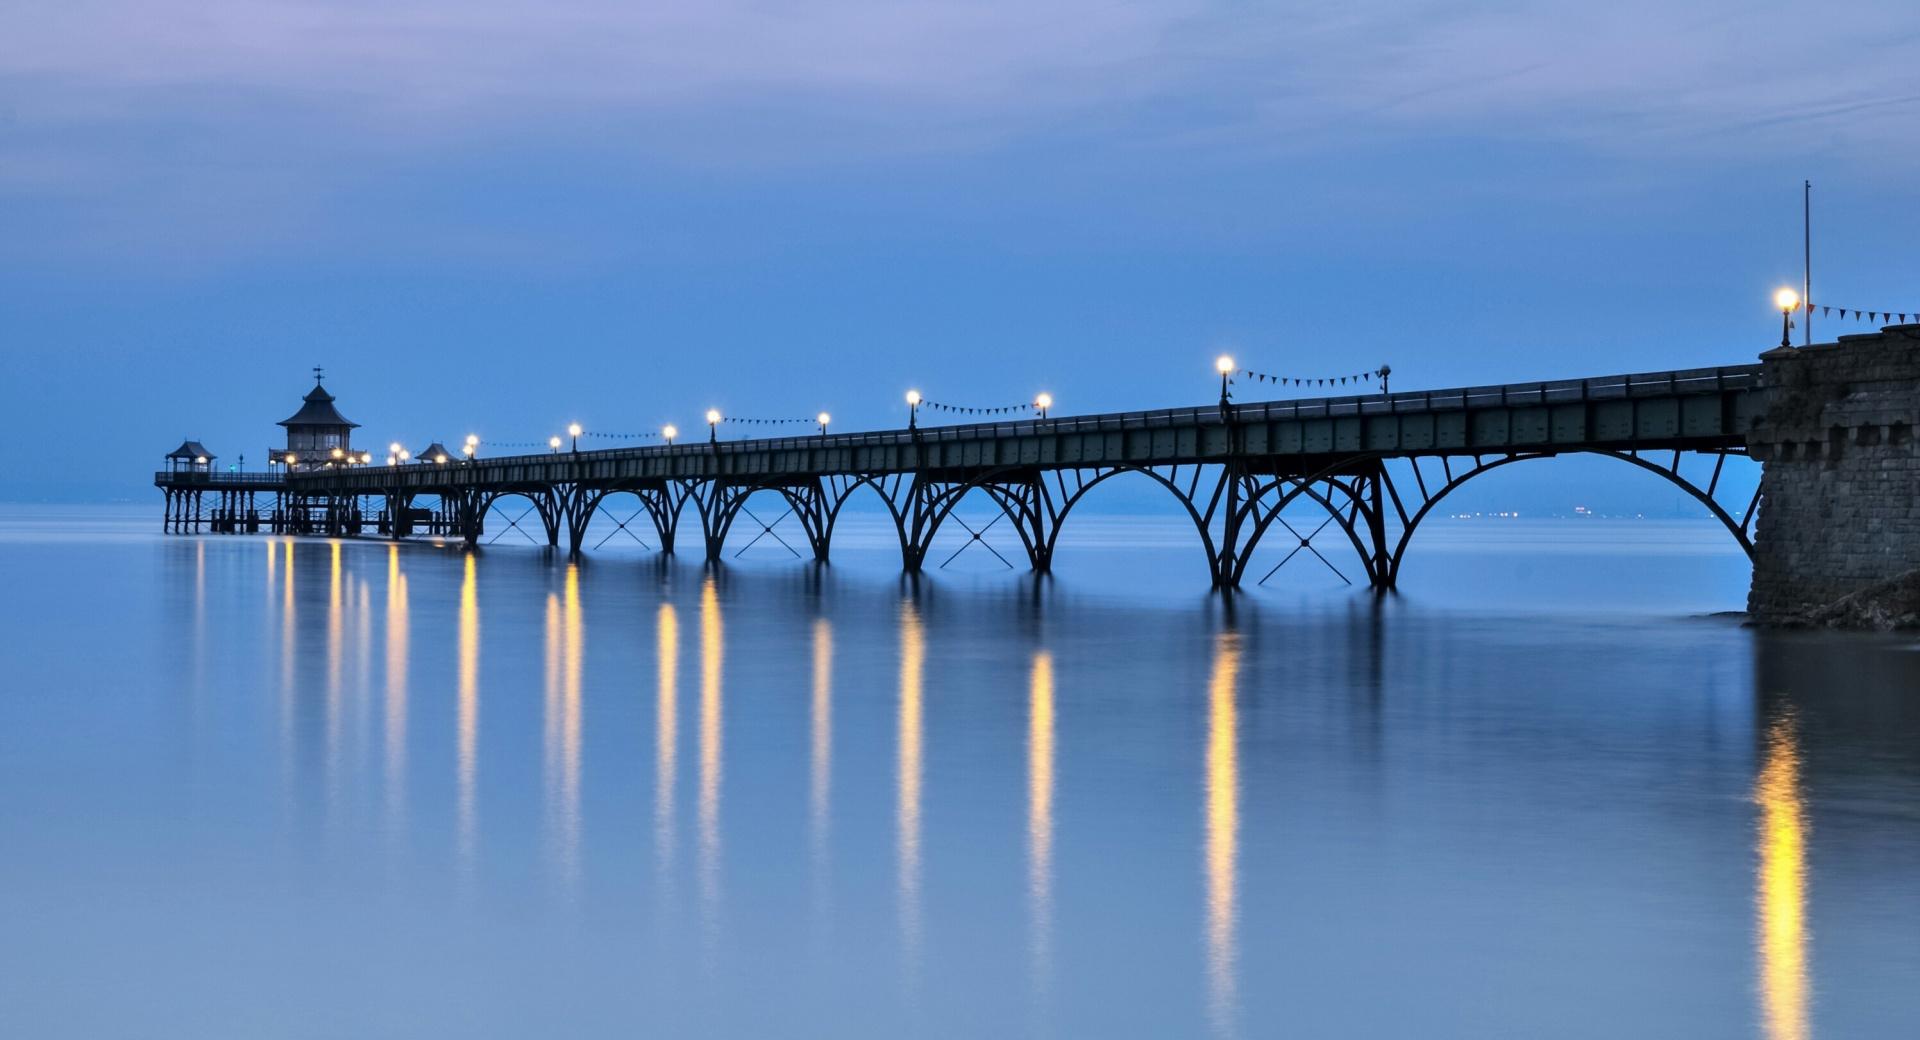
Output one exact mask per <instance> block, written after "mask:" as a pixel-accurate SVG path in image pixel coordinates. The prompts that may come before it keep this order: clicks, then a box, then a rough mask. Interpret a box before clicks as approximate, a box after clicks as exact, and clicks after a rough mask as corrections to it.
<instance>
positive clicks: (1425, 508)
mask: <svg viewBox="0 0 1920 1040" xmlns="http://www.w3.org/2000/svg"><path fill="white" fill-rule="evenodd" d="M1560 454H1561V453H1558V452H1516V453H1514V454H1511V455H1503V456H1501V457H1499V458H1497V459H1494V460H1492V461H1490V462H1489V461H1481V460H1480V459H1479V458H1476V459H1475V465H1474V467H1473V468H1472V469H1470V470H1467V471H1465V472H1463V473H1461V474H1459V475H1458V476H1452V477H1450V478H1449V479H1448V480H1447V482H1446V483H1444V484H1442V485H1441V486H1440V487H1439V488H1437V489H1436V490H1434V491H1433V492H1432V493H1431V494H1427V495H1425V496H1424V500H1423V501H1422V502H1421V503H1420V505H1419V507H1418V508H1417V509H1415V510H1414V511H1413V512H1412V513H1411V514H1407V515H1406V516H1405V518H1404V521H1403V524H1402V526H1401V530H1400V537H1399V539H1398V540H1397V541H1396V542H1395V544H1394V547H1393V550H1392V552H1391V553H1390V554H1389V555H1388V558H1387V561H1386V564H1387V584H1389V585H1391V584H1393V583H1394V582H1395V581H1397V580H1398V579H1399V576H1400V564H1401V561H1402V560H1404V559H1405V558H1406V554H1407V549H1408V548H1409V547H1410V546H1411V545H1412V542H1413V536H1414V533H1415V532H1416V531H1418V530H1419V528H1420V523H1421V521H1423V520H1425V519H1426V518H1427V516H1428V514H1430V513H1431V512H1433V508H1434V507H1435V506H1437V505H1439V504H1440V502H1441V500H1442V499H1445V498H1446V497H1447V496H1448V495H1450V494H1452V493H1453V492H1454V491H1456V490H1458V489H1459V488H1460V487H1461V486H1462V485H1464V484H1466V483H1467V482H1468V481H1470V480H1472V479H1474V478H1475V477H1478V476H1481V475H1482V474H1485V473H1487V472H1489V471H1492V470H1496V469H1500V468H1501V467H1503V466H1510V465H1512V464H1513V463H1516V462H1528V461H1532V460H1534V459H1550V458H1557V457H1559V455H1560ZM1568 454H1583V455H1598V456H1601V457H1603V458H1610V459H1618V460H1620V461H1621V462H1626V463H1630V464H1632V465H1634V466H1637V467H1639V468H1640V469H1643V470H1645V471H1647V472H1649V473H1652V474H1655V475H1657V476H1659V477H1661V478H1663V479H1664V480H1666V481H1667V482H1668V483H1669V484H1672V485H1673V486H1675V487H1677V488H1679V489H1680V490H1682V491H1684V492H1686V493H1687V494H1688V495H1689V496H1691V497H1692V498H1693V499H1694V501H1696V502H1699V503H1700V504H1701V505H1703V506H1705V507H1706V508H1707V510H1708V511H1709V512H1710V513H1712V514H1713V516H1714V518H1715V519H1717V520H1719V521H1720V523H1721V524H1722V525H1723V526H1724V527H1726V529H1727V531H1728V533H1730V534H1732V535H1733V537H1734V541H1736V542H1738V543H1739V545H1740V548H1741V550H1742V551H1743V552H1745V553H1746V554H1747V558H1748V559H1749V560H1751V559H1752V558H1753V537H1752V535H1750V534H1749V533H1748V531H1749V528H1750V527H1751V526H1752V524H1753V518H1754V515H1755V513H1756V512H1757V510H1758V507H1759V503H1760V494H1759V492H1758V491H1757V490H1756V491H1755V492H1754V497H1753V500H1752V501H1751V502H1750V503H1749V504H1748V506H1747V508H1746V510H1745V512H1744V513H1743V514H1742V515H1741V517H1740V518H1739V519H1738V520H1736V519H1734V517H1733V515H1732V514H1731V513H1729V512H1728V511H1727V510H1726V508H1725V507H1723V506H1721V505H1720V503H1719V501H1718V500H1716V499H1715V498H1714V497H1713V493H1714V491H1715V490H1716V489H1717V488H1718V485H1719V474H1720V467H1721V466H1722V465H1724V464H1725V462H1726V459H1727V457H1728V456H1729V455H1736V456H1739V457H1745V453H1744V452H1736V451H1722V452H1715V453H1714V454H1716V455H1718V456H1719V459H1718V461H1717V462H1716V463H1715V467H1714V479H1713V482H1712V483H1711V484H1710V485H1709V486H1708V487H1707V488H1705V489H1702V488H1701V487H1700V486H1699V485H1697V484H1695V483H1693V482H1692V481H1690V480H1688V479H1687V478H1686V477H1684V476H1682V475H1681V474H1680V468H1679V457H1678V456H1679V454H1680V453H1679V452H1675V453H1674V454H1675V458H1674V460H1673V462H1672V463H1671V464H1670V465H1666V466H1662V465H1659V464H1658V463H1655V462H1652V461H1650V460H1648V459H1644V458H1641V457H1640V456H1639V455H1638V454H1636V453H1633V452H1623V451H1612V450H1605V449H1592V450H1586V451H1580V452H1574V453H1568Z"/></svg>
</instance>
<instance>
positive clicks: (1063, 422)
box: [296, 365, 1760, 476]
mask: <svg viewBox="0 0 1920 1040" xmlns="http://www.w3.org/2000/svg"><path fill="white" fill-rule="evenodd" d="M1759 385H1760V366H1759V365H1732V366H1725V367H1720V368H1694V369H1681V370H1676V371H1671V372H1644V373H1631V374H1623V375H1617V376H1599V377H1594V378H1588V379H1561V380H1553V381H1548V382H1535V383H1508V384H1505V385H1499V386H1469V387H1456V388H1451V389H1445V390H1413V391H1404V392H1400V393H1391V394H1379V393H1375V394H1356V395H1352V396H1345V397H1320V398H1309V399H1304V400H1298V401H1255V402H1249V403H1247V404H1230V405H1229V406H1228V407H1227V409H1226V410H1225V413H1224V414H1223V411H1222V409H1221V408H1220V406H1219V405H1203V406H1199V407H1190V408H1160V409H1152V410H1148V411H1134V412H1105V413H1096V414H1091V415H1074V416H1062V417H1060V418H1057V419H1056V418H1046V419H1039V418H1034V419H1017V420H1011V421H999V422H985V423H956V424H951V425H941V426H921V427H919V428H917V429H904V428H902V429H894V430H876V431H872V432H866V433H828V434H806V435H801V436H796V437H770V438H756V439H752V440H722V441H719V442H718V443H719V445H720V447H721V449H722V450H725V451H728V452H736V451H741V450H770V451H781V450H788V449H801V448H813V449H818V448H862V447H874V446H885V445H904V444H915V443H919V444H927V443H940V442H944V441H962V440H968V441H971V440H979V439H981V438H982V437H987V438H991V437H996V436H1023V435H1032V434H1056V433H1109V432H1119V431H1126V430H1150V429H1170V428H1174V427H1186V426H1196V425H1218V424H1220V423H1222V422H1224V421H1227V420H1228V419H1231V421H1233V422H1247V423H1252V422H1278V421H1285V420H1293V419H1331V418H1344V417H1349V416H1374V415H1397V414H1417V413H1423V412H1443V411H1466V410H1471V409H1475V408H1501V407H1524V406H1528V405H1554V404H1573V403H1579V402H1582V401H1612V400H1622V399H1628V398H1654V397H1674V396H1685V395H1692V394H1713V393H1723V392H1726V391H1735V390H1750V389H1755V388H1757V387H1758V386H1759ZM709 448H710V445H709V443H708V442H707V441H705V440H699V439H694V438H688V439H684V440H682V441H681V442H680V443H678V444H656V445H648V446H645V447H636V448H597V449H593V450H590V451H582V452H568V451H561V452H557V453H556V452H551V451H547V452H536V453H532V454H524V455H490V456H487V457H485V458H484V459H480V460H476V461H477V462H481V463H489V464H500V463H506V464H514V463H539V462H541V461H543V460H545V461H554V460H556V459H565V458H572V457H591V458H594V459H626V458H649V457H656V456H672V455H685V454H688V453H693V452H704V451H707V450H709ZM432 465H445V466H447V467H449V468H454V467H459V466H462V465H466V463H465V462H464V461H462V460H449V461H448V462H445V463H424V462H414V463H406V464H402V465H400V466H395V467H381V466H360V467H355V468H354V472H362V471H374V472H378V471H380V470H383V469H396V470H400V471H402V472H408V471H412V470H416V469H418V468H419V467H421V466H432ZM325 472H328V471H325V470H314V471H309V472H305V473H299V474H296V476H308V475H316V474H320V473H325Z"/></svg>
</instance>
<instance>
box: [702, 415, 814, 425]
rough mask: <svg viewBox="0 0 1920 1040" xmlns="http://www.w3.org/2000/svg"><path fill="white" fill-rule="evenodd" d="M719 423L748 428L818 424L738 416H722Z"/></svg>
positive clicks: (804, 420)
mask: <svg viewBox="0 0 1920 1040" xmlns="http://www.w3.org/2000/svg"><path fill="white" fill-rule="evenodd" d="M720 421H721V422H729V423H744V424H746V425H748V426H792V425H794V424H795V423H806V424H807V425H809V426H811V425H813V424H815V423H817V422H819V420H818V419H748V418H743V417H741V416H738V415H723V416H721V417H720Z"/></svg>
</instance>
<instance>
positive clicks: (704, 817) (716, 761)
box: [700, 574, 725, 917]
mask: <svg viewBox="0 0 1920 1040" xmlns="http://www.w3.org/2000/svg"><path fill="white" fill-rule="evenodd" d="M724 635H725V633H724V632H723V631H722V629H721V624H720V595H719V591H718V589H717V588H716V587H715V586H714V581H713V576H712V575H711V574H709V575H707V578H706V580H705V581H704V582H702V583H701V585H700V885H701V898H702V901H703V902H704V903H705V904H706V906H707V913H708V916H709V917H711V916H712V915H713V914H714V913H715V912H716V911H717V909H718V903H719V898H720V780H721V758H720V736H721V732H720V721H721V719H720V711H721V699H720V662H721V656H722V653H723V647H722V640H723V638H724Z"/></svg>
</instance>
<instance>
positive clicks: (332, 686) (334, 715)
mask: <svg viewBox="0 0 1920 1040" xmlns="http://www.w3.org/2000/svg"><path fill="white" fill-rule="evenodd" d="M327 544H328V547H329V548H330V549H331V550H332V552H331V553H330V554H329V559H328V564H327V751H326V771H327V772H326V780H327V811H328V813H329V814H331V813H332V812H333V811H334V810H335V809H337V808H338V807H339V801H340V723H341V713H340V708H341V706H340V697H341V677H342V675H343V673H344V672H345V671H346V616H345V602H346V589H345V588H344V587H343V586H342V584H341V580H340V543H339V542H337V541H335V542H328V543H327Z"/></svg>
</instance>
